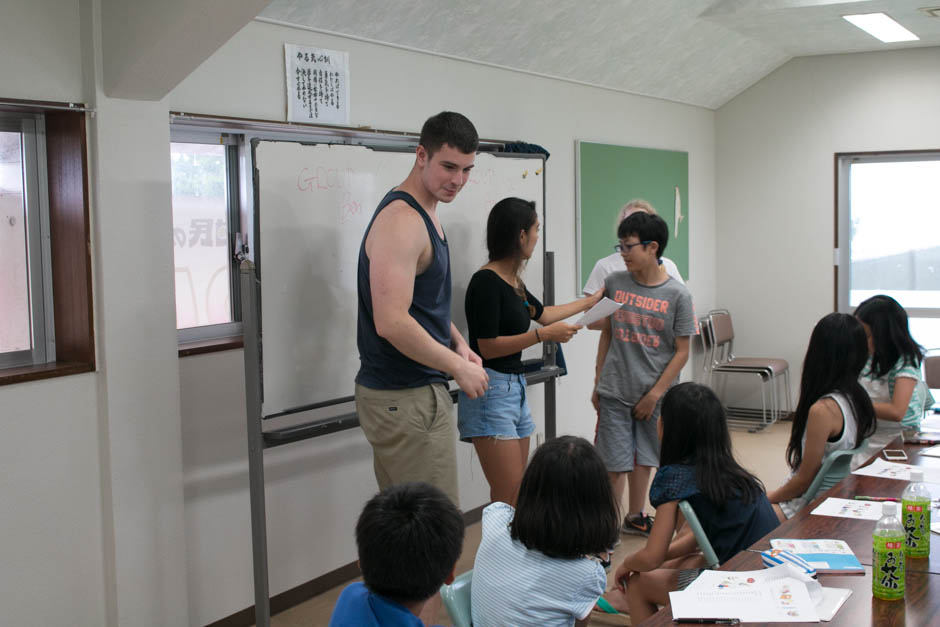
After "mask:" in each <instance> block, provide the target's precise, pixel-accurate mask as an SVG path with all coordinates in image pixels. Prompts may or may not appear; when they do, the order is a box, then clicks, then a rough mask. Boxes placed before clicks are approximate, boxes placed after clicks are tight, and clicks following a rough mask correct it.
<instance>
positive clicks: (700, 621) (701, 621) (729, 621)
mask: <svg viewBox="0 0 940 627" xmlns="http://www.w3.org/2000/svg"><path fill="white" fill-rule="evenodd" d="M672 622H674V623H693V624H695V625H740V624H741V621H740V619H737V618H673V619H672Z"/></svg>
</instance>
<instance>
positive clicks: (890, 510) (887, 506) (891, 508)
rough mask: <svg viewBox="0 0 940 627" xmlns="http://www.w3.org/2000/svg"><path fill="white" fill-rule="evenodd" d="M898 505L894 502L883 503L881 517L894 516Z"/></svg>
mask: <svg viewBox="0 0 940 627" xmlns="http://www.w3.org/2000/svg"><path fill="white" fill-rule="evenodd" d="M897 506H898V504H897V503H895V502H894V501H885V502H884V503H882V504H881V515H882V516H894V515H895V514H897V513H898V510H897Z"/></svg>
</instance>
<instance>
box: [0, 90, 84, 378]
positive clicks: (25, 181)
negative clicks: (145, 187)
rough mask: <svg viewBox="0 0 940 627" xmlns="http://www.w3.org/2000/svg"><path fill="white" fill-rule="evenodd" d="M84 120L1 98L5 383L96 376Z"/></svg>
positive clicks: (73, 111)
mask: <svg viewBox="0 0 940 627" xmlns="http://www.w3.org/2000/svg"><path fill="white" fill-rule="evenodd" d="M85 116H86V110H85V108H84V106H82V105H80V104H74V103H73V104H70V103H61V104H59V103H33V102H28V101H21V100H4V99H0V263H2V264H3V268H4V272H2V273H0V385H5V384H10V383H18V382H20V381H29V380H34V379H43V378H48V377H55V376H62V375H68V374H76V373H79V372H89V371H92V370H94V369H95V338H94V317H93V306H92V283H91V252H90V251H91V238H90V227H89V212H88V189H87V181H88V159H87V147H86V143H85Z"/></svg>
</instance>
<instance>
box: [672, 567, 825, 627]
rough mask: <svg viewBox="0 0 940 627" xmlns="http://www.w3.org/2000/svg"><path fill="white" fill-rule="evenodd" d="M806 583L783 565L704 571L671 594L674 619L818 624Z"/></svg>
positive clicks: (817, 616)
mask: <svg viewBox="0 0 940 627" xmlns="http://www.w3.org/2000/svg"><path fill="white" fill-rule="evenodd" d="M807 580H808V581H809V582H812V583H813V584H815V586H816V588H817V593H818V594H819V596H820V597H821V596H822V593H821V586H819V583H818V582H814V581H812V580H811V579H809V578H806V580H804V579H802V578H801V577H800V573H798V572H797V571H796V570H795V569H792V568H790V567H789V566H787V565H786V564H782V565H780V566H776V567H774V568H768V569H766V570H752V571H742V572H734V571H717V570H706V571H705V572H703V573H702V574H701V575H699V577H698V579H696V580H695V581H694V582H692V584H690V585H689V587H688V588H686V589H685V590H683V591H681V592H670V593H669V602H670V604H671V606H672V616H673V619H683V618H691V619H695V618H737V619H739V620H741V621H742V622H774V623H780V622H800V623H803V622H805V623H815V622H818V621H819V614H818V613H817V612H816V607H815V606H816V604H815V602H814V601H813V600H812V599H811V598H810V593H809V590H808V589H807V583H808V582H807Z"/></svg>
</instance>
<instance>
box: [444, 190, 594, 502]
mask: <svg viewBox="0 0 940 627" xmlns="http://www.w3.org/2000/svg"><path fill="white" fill-rule="evenodd" d="M538 239H539V220H538V214H537V212H536V210H535V203H534V202H531V201H526V200H522V199H519V198H504V199H503V200H501V201H499V202H498V203H496V205H495V206H494V207H493V209H492V211H490V215H489V219H488V220H487V224H486V245H487V248H488V249H489V258H490V261H489V263H487V264H486V265H485V266H483V267H482V268H481V269H480V270H478V271H477V272H476V273H475V274H474V275H473V277H472V278H471V279H470V284H469V285H468V286H467V297H466V301H465V308H466V312H467V326H468V328H469V335H470V347H471V348H472V349H473V350H474V351H475V352H476V353H477V354H478V355H480V357H482V358H483V367H484V368H485V369H486V371H487V374H488V375H489V377H490V380H489V388H488V389H487V391H486V394H485V395H484V396H482V397H480V398H476V399H471V398H469V397H468V396H467V395H466V394H463V393H462V392H461V393H459V397H458V404H457V426H458V429H459V430H460V439H461V440H463V441H464V442H473V446H474V448H475V449H476V451H477V455H478V456H479V457H480V465H481V466H482V467H483V473H484V474H485V475H486V480H487V481H488V482H489V484H490V498H491V499H492V500H493V501H501V502H503V503H509V504H510V505H514V504H515V502H516V493H517V492H518V490H519V483H520V482H521V481H522V473H523V471H524V470H525V465H526V461H527V460H528V457H529V436H530V435H531V434H532V431H534V430H535V424H534V423H533V422H532V414H531V413H530V411H529V405H528V403H527V402H526V389H525V375H524V374H523V366H522V350H523V349H524V348H528V347H529V346H533V345H534V344H538V343H540V342H567V341H568V340H570V339H571V337H572V336H573V335H574V334H575V333H577V331H578V329H580V328H581V327H580V326H577V325H573V324H568V323H567V322H564V319H565V318H567V317H569V316H571V315H574V314H576V313H578V312H581V311H585V310H586V309H589V308H591V307H592V306H594V304H595V303H597V302H598V301H599V300H600V299H601V297H602V296H603V290H600V291H598V292H597V293H595V294H593V295H591V296H586V297H584V298H580V299H578V300H576V301H573V302H570V303H567V304H565V305H555V306H549V307H543V306H542V303H540V302H539V301H538V299H537V298H535V296H533V295H532V293H531V292H529V291H528V290H527V289H526V288H525V284H524V283H523V281H522V277H521V272H522V270H523V268H524V267H525V262H526V260H528V259H529V257H531V256H532V252H533V251H534V250H535V244H536V242H538ZM532 320H535V321H536V322H538V323H539V324H541V325H543V326H541V327H533V328H532V329H530V328H529V327H530V322H531V321H532Z"/></svg>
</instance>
